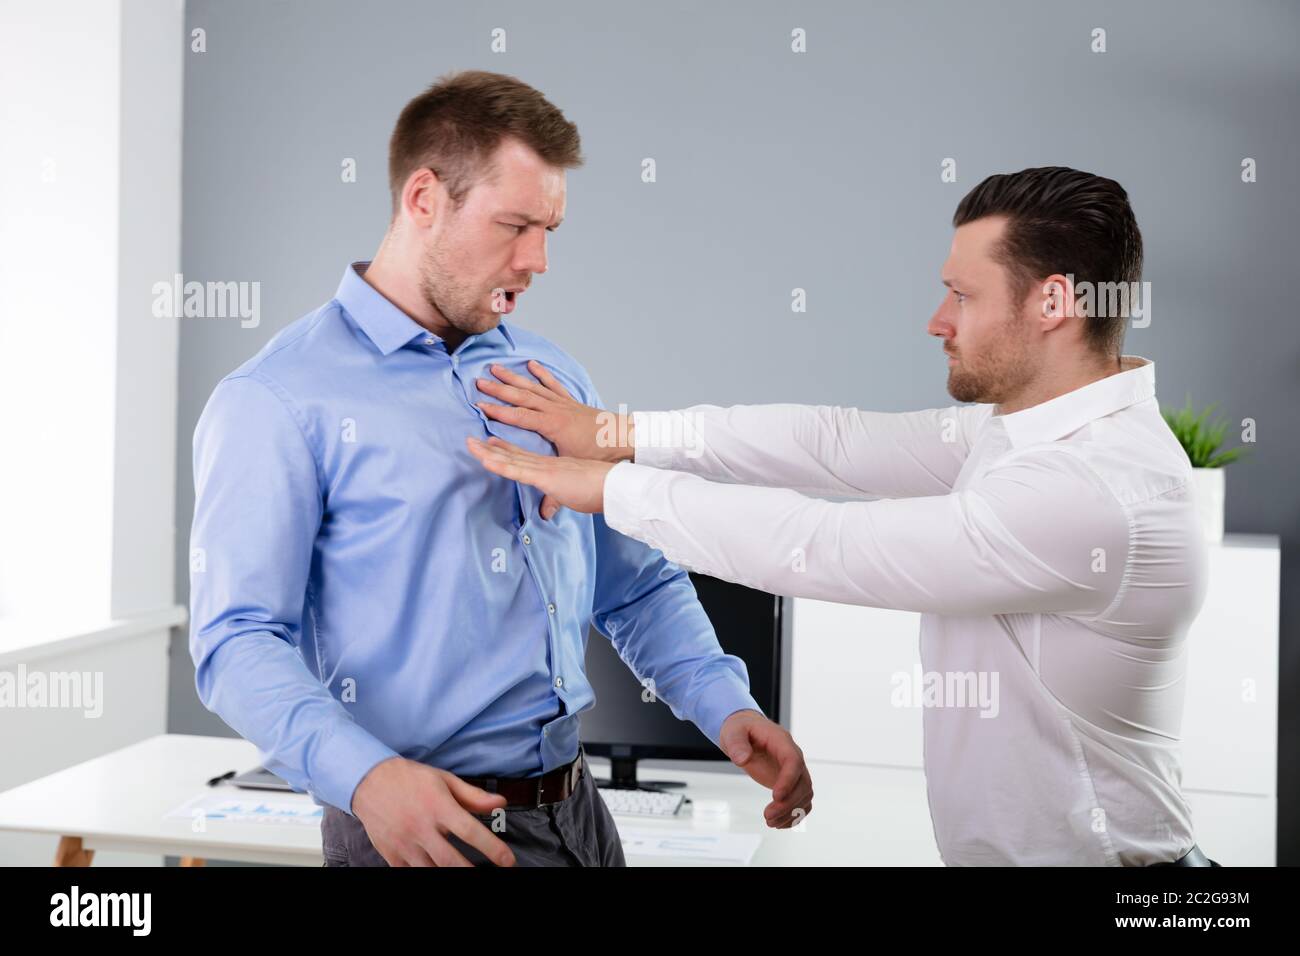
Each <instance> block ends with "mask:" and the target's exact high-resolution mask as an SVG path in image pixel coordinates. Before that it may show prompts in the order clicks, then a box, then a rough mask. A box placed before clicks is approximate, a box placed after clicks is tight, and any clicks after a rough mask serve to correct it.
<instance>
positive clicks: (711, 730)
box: [691, 671, 766, 750]
mask: <svg viewBox="0 0 1300 956" xmlns="http://www.w3.org/2000/svg"><path fill="white" fill-rule="evenodd" d="M738 710H756V711H758V712H759V713H760V714H762V713H763V708H762V707H759V706H758V703H757V702H756V701H755V700H754V698H753V697H752V696H751V695H750V693H749V688H748V687H746V686H745V682H744V681H742V680H741V679H740V678H739V677H737V676H736V675H735V674H734V673H732V672H730V671H728V672H726V673H725V674H724V675H723V676H722V677H721V678H720V679H719V680H716V681H714V682H713V683H712V684H709V685H708V686H707V687H705V688H704V690H703V691H701V692H700V696H699V699H698V701H697V702H696V704H695V716H694V717H693V718H692V719H691V722H692V723H694V724H695V726H696V727H698V728H700V733H702V734H704V736H706V737H708V738H709V740H711V741H713V745H714V746H715V747H718V749H719V750H721V749H722V748H721V747H720V746H719V744H718V739H719V738H720V737H721V736H722V725H723V724H724V723H726V721H727V718H728V717H730V716H731V715H732V714H734V713H735V712H736V711H738ZM764 716H766V715H764Z"/></svg>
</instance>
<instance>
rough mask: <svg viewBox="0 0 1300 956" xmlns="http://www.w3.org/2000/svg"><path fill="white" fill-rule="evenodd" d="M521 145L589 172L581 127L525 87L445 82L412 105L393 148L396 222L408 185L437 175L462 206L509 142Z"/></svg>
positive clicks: (485, 78) (490, 78)
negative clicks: (420, 173) (422, 172)
mask: <svg viewBox="0 0 1300 956" xmlns="http://www.w3.org/2000/svg"><path fill="white" fill-rule="evenodd" d="M508 136H510V137H514V138H516V139H519V140H521V141H522V142H523V143H524V145H526V146H528V147H529V148H530V149H532V150H533V152H535V153H537V155H538V156H540V157H541V158H542V159H543V160H545V161H546V162H547V163H549V164H550V165H552V166H558V167H559V168H561V169H572V168H575V167H577V166H581V165H582V149H581V143H580V141H579V138H578V127H576V126H574V125H573V123H571V122H569V121H568V120H567V119H565V118H564V114H563V113H561V112H560V110H559V109H557V108H556V107H555V106H554V105H552V104H551V102H550V101H549V100H548V99H547V98H546V97H545V96H543V95H542V94H541V93H540V92H538V91H537V90H535V89H533V88H532V87H531V86H529V85H528V84H527V83H525V82H524V81H523V80H518V79H516V78H515V77H513V76H506V75H505V74H504V73H488V72H486V71H484V70H465V71H463V72H460V73H451V74H448V75H447V76H444V77H442V78H441V79H439V80H438V81H437V82H436V83H434V84H433V85H432V86H430V87H429V88H428V89H427V90H425V91H424V92H423V93H421V94H420V95H419V96H417V97H416V98H415V99H413V100H411V102H409V103H407V104H406V106H405V107H404V108H403V109H402V113H401V115H400V116H399V117H398V118H397V125H396V126H395V127H394V128H393V135H392V137H391V139H390V140H389V143H388V188H389V192H390V193H391V194H392V200H393V204H392V215H394V216H396V215H397V211H398V209H399V207H400V206H401V202H402V189H403V188H404V187H405V186H406V180H407V179H408V178H409V177H410V175H411V173H413V172H415V171H416V170H417V169H424V168H431V169H433V170H434V171H436V172H437V174H438V178H439V179H441V180H442V182H443V185H444V187H445V188H446V190H447V194H448V195H449V196H450V197H451V200H452V202H453V203H455V204H456V205H457V206H459V205H460V204H461V203H462V202H464V200H465V195H466V194H467V193H468V192H469V191H470V189H471V188H472V187H473V186H474V184H475V183H477V182H478V181H479V180H480V179H481V178H482V177H483V176H484V174H486V173H488V172H489V171H490V170H489V169H488V157H489V156H491V154H492V153H493V151H494V150H496V148H497V146H498V145H499V144H500V143H501V141H502V140H503V139H505V138H506V137H508Z"/></svg>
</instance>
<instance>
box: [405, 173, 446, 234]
mask: <svg viewBox="0 0 1300 956" xmlns="http://www.w3.org/2000/svg"><path fill="white" fill-rule="evenodd" d="M446 201H447V189H446V187H445V186H444V185H443V183H442V180H440V179H439V178H438V174H437V173H435V172H434V171H433V170H432V169H429V168H428V167H422V168H420V169H417V170H415V172H413V173H411V175H410V176H408V177H406V185H405V186H404V187H402V208H401V211H400V214H401V215H402V216H404V217H405V218H406V219H409V220H410V221H411V224H412V225H414V226H415V227H417V228H418V229H428V228H429V226H431V225H432V224H433V223H434V222H435V221H437V219H438V217H439V216H440V215H441V214H442V209H443V206H444V205H445V204H446Z"/></svg>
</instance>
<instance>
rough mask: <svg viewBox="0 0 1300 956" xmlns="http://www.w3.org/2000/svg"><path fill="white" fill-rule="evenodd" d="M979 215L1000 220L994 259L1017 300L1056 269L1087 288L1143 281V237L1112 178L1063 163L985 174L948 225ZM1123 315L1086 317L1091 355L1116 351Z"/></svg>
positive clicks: (1125, 319) (1085, 330) (1121, 335)
mask: <svg viewBox="0 0 1300 956" xmlns="http://www.w3.org/2000/svg"><path fill="white" fill-rule="evenodd" d="M985 216H1006V217H1007V226H1006V230H1005V232H1004V233H1003V235H1002V241H1001V243H1000V244H999V248H998V250H997V253H996V255H997V258H998V259H999V260H1000V261H1001V262H1002V264H1003V266H1005V267H1006V269H1007V273H1008V276H1009V279H1010V284H1011V293H1012V296H1013V297H1014V298H1015V299H1016V301H1018V302H1023V301H1024V298H1025V296H1026V295H1028V294H1029V290H1030V289H1031V288H1032V287H1033V285H1034V283H1036V282H1041V281H1042V280H1043V279H1045V278H1046V277H1047V276H1049V275H1053V274H1055V273H1058V272H1059V273H1061V274H1063V275H1069V274H1072V275H1073V276H1074V281H1075V282H1076V283H1081V282H1089V283H1092V285H1093V288H1097V287H1098V286H1099V285H1100V284H1101V283H1118V282H1123V283H1127V284H1129V285H1130V286H1131V285H1133V284H1135V283H1137V282H1138V280H1139V279H1141V277H1142V233H1141V231H1139V229H1138V224H1137V219H1136V218H1135V217H1134V215H1133V207H1132V206H1131V205H1129V201H1128V193H1126V192H1125V191H1124V187H1123V186H1121V185H1120V184H1119V183H1117V182H1115V180H1113V179H1106V178H1105V177H1104V176H1097V175H1095V174H1093V173H1085V172H1081V171H1080V170H1077V169H1070V168H1069V167H1067V166H1040V167H1036V168H1033V169H1022V170H1021V171H1020V172H1018V173H1002V174H999V175H996V176H990V177H989V178H988V179H986V180H984V181H983V182H982V183H980V184H979V185H978V186H976V187H975V188H974V189H972V190H971V191H970V192H969V193H967V194H966V197H965V198H964V199H962V201H961V203H960V204H959V205H958V206H957V211H956V212H955V213H953V217H952V224H953V226H962V225H965V224H966V223H968V222H974V221H975V220H976V219H983V218H984V217H985ZM1093 311H1094V312H1095V311H1096V308H1095V303H1094V310H1093ZM1127 311H1128V310H1121V314H1119V315H1090V316H1086V317H1085V319H1084V323H1083V333H1084V340H1085V342H1086V343H1087V345H1088V346H1089V347H1090V348H1091V349H1092V350H1093V351H1094V352H1095V353H1097V354H1098V355H1102V356H1105V357H1107V358H1111V357H1115V356H1118V355H1119V354H1120V350H1121V348H1122V347H1123V342H1124V331H1125V327H1126V325H1127V324H1128V315H1127V314H1126V313H1127Z"/></svg>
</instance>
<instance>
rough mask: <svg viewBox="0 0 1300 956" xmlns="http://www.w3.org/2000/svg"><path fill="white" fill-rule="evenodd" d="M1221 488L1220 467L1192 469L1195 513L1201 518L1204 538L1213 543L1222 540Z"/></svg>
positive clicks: (1222, 498) (1222, 478)
mask: <svg viewBox="0 0 1300 956" xmlns="http://www.w3.org/2000/svg"><path fill="white" fill-rule="evenodd" d="M1223 489H1224V476H1223V469H1222V468H1193V469H1192V493H1193V494H1194V495H1195V497H1196V514H1197V516H1198V517H1200V519H1201V527H1202V528H1203V529H1204V531H1205V540H1206V541H1209V542H1212V543H1215V544H1217V543H1218V542H1220V541H1222V540H1223V508H1224V492H1223Z"/></svg>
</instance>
